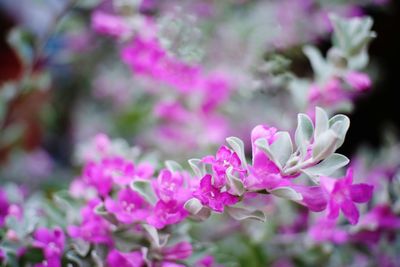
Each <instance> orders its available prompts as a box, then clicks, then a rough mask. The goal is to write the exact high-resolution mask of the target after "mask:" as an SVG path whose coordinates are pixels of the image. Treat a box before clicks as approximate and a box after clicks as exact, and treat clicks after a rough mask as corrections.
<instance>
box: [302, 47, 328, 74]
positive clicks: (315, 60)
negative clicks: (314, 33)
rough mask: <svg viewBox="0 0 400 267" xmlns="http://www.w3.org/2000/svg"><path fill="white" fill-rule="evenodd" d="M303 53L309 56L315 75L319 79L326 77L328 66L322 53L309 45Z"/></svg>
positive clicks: (304, 48)
mask: <svg viewBox="0 0 400 267" xmlns="http://www.w3.org/2000/svg"><path fill="white" fill-rule="evenodd" d="M303 53H304V54H305V55H306V56H307V58H308V60H309V61H310V63H311V67H312V69H313V71H314V73H315V74H316V75H317V76H318V77H323V76H325V73H326V72H327V68H328V64H327V62H326V60H325V59H324V57H323V56H322V54H321V52H320V51H319V50H318V49H317V48H315V47H314V46H309V45H307V46H304V47H303Z"/></svg>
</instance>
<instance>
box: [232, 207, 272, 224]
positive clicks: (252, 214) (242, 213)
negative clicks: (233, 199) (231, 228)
mask: <svg viewBox="0 0 400 267" xmlns="http://www.w3.org/2000/svg"><path fill="white" fill-rule="evenodd" d="M225 209H226V211H227V212H228V214H229V215H230V216H231V217H232V218H234V219H235V220H238V221H241V220H246V219H253V220H258V221H262V222H265V221H266V220H267V218H266V216H265V214H264V212H262V211H261V210H255V211H250V210H247V209H244V208H239V207H225Z"/></svg>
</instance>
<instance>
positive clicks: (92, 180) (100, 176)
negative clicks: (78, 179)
mask: <svg viewBox="0 0 400 267" xmlns="http://www.w3.org/2000/svg"><path fill="white" fill-rule="evenodd" d="M135 175H136V174H135V167H134V165H133V163H132V162H131V161H128V160H125V159H124V158H122V157H117V156H115V157H109V158H104V159H102V160H101V161H100V162H98V163H97V162H89V163H87V164H86V166H85V168H84V170H83V176H82V178H83V180H84V181H85V182H86V183H87V184H88V185H89V186H92V187H94V188H95V189H96V190H97V192H98V193H99V195H101V196H103V197H105V196H107V195H108V194H109V193H110V191H111V189H112V187H113V184H114V183H115V184H117V185H120V186H124V185H127V184H129V183H130V182H131V181H133V180H134V178H135Z"/></svg>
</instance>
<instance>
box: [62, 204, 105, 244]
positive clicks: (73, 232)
mask: <svg viewBox="0 0 400 267" xmlns="http://www.w3.org/2000/svg"><path fill="white" fill-rule="evenodd" d="M100 203H101V201H100V200H99V199H92V200H91V201H89V202H88V203H87V206H86V207H84V208H83V209H82V210H81V217H82V223H81V224H80V226H75V225H70V226H68V229H67V230H68V234H69V235H70V236H71V237H72V238H81V239H83V240H85V241H87V242H91V243H94V244H112V239H111V224H110V223H109V222H108V221H106V220H105V219H104V218H102V217H100V216H99V215H97V214H96V213H94V209H95V207H96V206H97V205H99V204H100Z"/></svg>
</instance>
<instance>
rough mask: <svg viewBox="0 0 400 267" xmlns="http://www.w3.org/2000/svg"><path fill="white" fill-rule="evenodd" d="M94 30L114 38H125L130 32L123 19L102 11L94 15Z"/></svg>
mask: <svg viewBox="0 0 400 267" xmlns="http://www.w3.org/2000/svg"><path fill="white" fill-rule="evenodd" d="M92 28H93V29H94V30H95V31H96V32H98V33H102V34H107V35H110V36H113V37H123V36H126V35H127V34H129V32H130V29H129V26H128V24H127V23H126V22H125V21H124V20H123V19H122V18H121V17H118V16H114V15H110V14H107V13H104V12H102V11H95V12H94V13H93V15H92Z"/></svg>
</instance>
